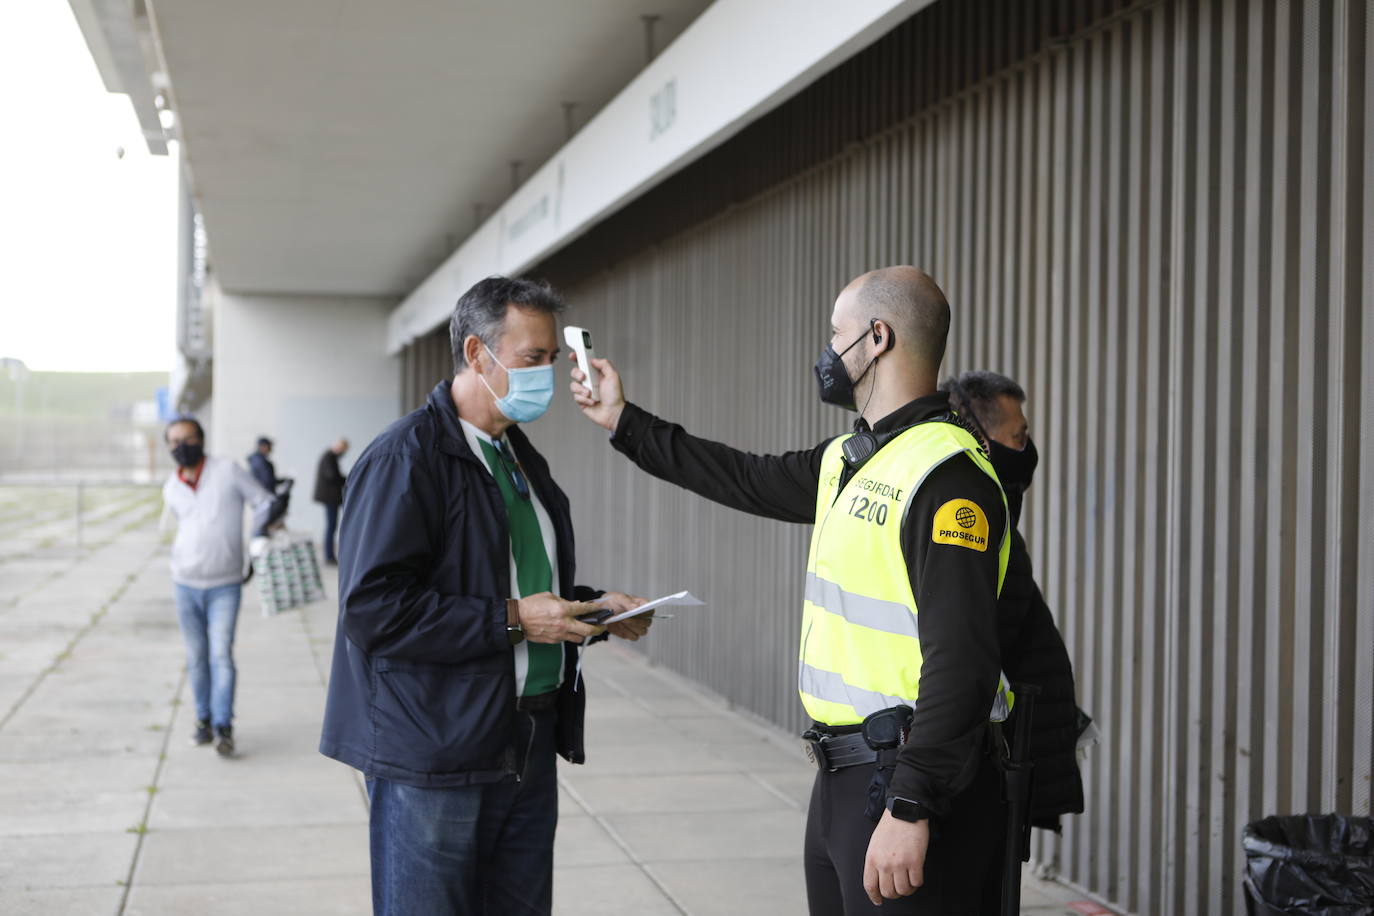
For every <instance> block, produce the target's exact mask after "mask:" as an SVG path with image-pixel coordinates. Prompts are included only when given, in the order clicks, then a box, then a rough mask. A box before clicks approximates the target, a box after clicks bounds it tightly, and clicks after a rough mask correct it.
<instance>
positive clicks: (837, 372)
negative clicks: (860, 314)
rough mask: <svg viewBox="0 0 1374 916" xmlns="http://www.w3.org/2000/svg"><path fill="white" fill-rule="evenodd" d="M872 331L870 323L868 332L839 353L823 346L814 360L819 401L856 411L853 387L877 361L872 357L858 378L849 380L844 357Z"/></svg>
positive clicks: (830, 347)
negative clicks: (819, 395) (819, 393)
mask: <svg viewBox="0 0 1374 916" xmlns="http://www.w3.org/2000/svg"><path fill="white" fill-rule="evenodd" d="M871 330H872V323H871V322H870V325H869V330H868V331H865V332H864V333H863V334H860V335H859V338H858V340H855V341H854V342H853V343H852V344H850V345H849V346H847V347H845V348H844V349H843V350H842V351H840V352H839V353H836V352H835V348H834V347H832V346H831V345H830V344H826V345H825V349H824V350H822V351H821V355H820V357H819V358H817V360H816V384H817V386H818V387H819V388H820V390H821V401H822V402H824V403H826V404H834V405H835V406H836V407H843V408H844V409H845V410H858V409H859V407H858V405H857V404H856V403H855V402H854V386H855V385H857V384H858V383H859V382H861V381H863V377H864V376H865V375H867V374H868V370H869V369H872V368H873V364H874V363H876V362H877V361H878V357H876V356H875V357H873V359H872V360H871V361H869V364H868V365H867V366H866V367H865V368H864V371H863V372H860V373H859V377H858V378H856V379H853V380H851V379H850V378H849V370H848V369H846V368H845V367H844V359H843V357H844V355H845V354H846V353H848V352H849V351H850V350H852V349H854V348H855V347H856V346H858V345H859V343H860V342H862V341H863V339H864V338H865V337H867V336H868V334H869V332H870V331H871Z"/></svg>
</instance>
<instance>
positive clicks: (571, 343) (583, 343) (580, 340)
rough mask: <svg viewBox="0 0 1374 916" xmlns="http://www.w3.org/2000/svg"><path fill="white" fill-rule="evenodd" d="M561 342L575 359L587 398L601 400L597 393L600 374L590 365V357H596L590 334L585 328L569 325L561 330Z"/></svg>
mask: <svg viewBox="0 0 1374 916" xmlns="http://www.w3.org/2000/svg"><path fill="white" fill-rule="evenodd" d="M563 340H564V341H566V342H567V344H568V348H569V349H571V350H572V352H573V355H574V356H576V357H577V368H579V369H581V370H582V375H583V376H584V377H585V379H586V380H585V381H584V382H583V383H582V385H583V386H584V387H585V388H586V389H587V394H588V397H590V398H591V399H592V400H593V401H599V400H601V395H600V394H598V393H597V392H599V391H600V390H601V373H599V372H597V371H596V367H595V366H593V365H592V357H593V356H596V351H595V350H593V349H592V335H591V332H590V331H588V330H587V329H586V328H577V327H573V326H572V325H569V326H568V327H566V328H564V329H563Z"/></svg>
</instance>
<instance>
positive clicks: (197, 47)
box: [149, 0, 709, 296]
mask: <svg viewBox="0 0 1374 916" xmlns="http://www.w3.org/2000/svg"><path fill="white" fill-rule="evenodd" d="M708 5H709V2H707V0H448V2H443V0H385V2H382V0H371V2H362V0H332V2H323V0H314V2H285V3H284V2H281V0H235V2H232V3H211V2H207V0H150V2H149V7H150V11H151V13H152V18H153V22H154V28H155V30H156V34H157V39H158V43H159V46H160V49H161V53H162V57H163V61H164V62H165V65H166V71H167V75H168V79H169V81H170V84H171V95H172V99H173V103H174V105H175V108H176V114H177V119H178V131H179V134H180V137H181V139H182V141H183V146H184V150H185V153H186V158H187V161H188V162H189V165H190V171H191V176H192V185H193V189H194V193H195V196H196V200H197V203H198V205H199V207H200V210H201V213H202V215H203V217H204V219H205V227H206V232H207V235H208V238H209V243H210V249H211V253H212V257H213V261H214V265H215V270H216V273H217V275H218V278H219V282H220V284H221V285H222V286H223V288H224V289H226V290H228V291H230V292H238V293H253V292H258V293H317V294H335V295H358V296H401V295H403V294H405V293H406V292H408V291H409V290H411V289H412V288H413V287H414V286H415V285H416V284H417V283H418V282H419V281H420V280H422V279H423V278H424V277H425V275H426V274H428V273H429V271H430V270H432V269H433V268H434V266H435V265H436V264H437V263H439V261H440V260H441V259H442V258H443V257H445V256H446V255H448V254H449V253H450V252H451V251H452V250H453V249H454V247H455V246H456V245H457V244H458V243H459V242H461V241H462V240H463V238H465V237H466V236H467V235H468V233H470V232H471V231H472V230H473V229H474V228H475V227H476V225H477V219H476V217H475V213H474V208H475V207H478V206H482V207H485V211H486V212H487V213H490V212H491V209H492V208H494V207H495V206H496V205H498V204H499V203H501V202H502V201H503V200H504V199H505V198H506V197H507V196H508V195H509V194H510V192H511V189H512V179H511V165H510V163H511V162H512V161H513V160H517V161H520V162H522V163H523V165H522V167H521V174H522V175H529V174H531V173H532V172H533V171H534V169H535V168H536V167H538V166H539V165H540V164H542V163H543V162H544V161H545V160H546V159H547V158H548V157H549V156H550V155H552V154H553V153H554V152H555V151H556V150H557V149H558V148H559V147H560V146H562V145H563V143H564V142H565V141H566V140H567V128H566V123H565V118H564V109H563V103H564V102H575V103H577V108H576V109H575V111H574V118H575V123H576V125H577V126H580V125H582V124H584V123H586V121H587V120H588V119H589V118H590V117H591V116H592V115H593V114H595V113H596V111H598V110H599V109H600V108H601V107H602V106H603V105H604V104H605V103H606V102H607V101H609V100H610V99H611V98H612V97H614V95H615V94H616V93H617V92H618V91H619V90H620V89H621V88H622V87H623V86H624V85H625V84H627V83H628V82H629V81H630V80H631V79H632V78H633V77H634V76H635V74H636V73H638V72H639V70H640V69H642V68H643V66H644V63H645V53H646V52H645V28H644V22H643V20H642V18H641V17H643V16H658V17H659V19H658V21H657V22H656V23H655V26H654V29H655V39H656V47H657V48H658V49H662V48H663V47H665V46H666V45H667V44H668V43H669V42H671V41H672V39H674V38H675V37H676V36H677V35H678V34H679V33H681V31H682V30H683V29H685V28H686V27H687V26H688V25H689V24H690V23H691V22H692V20H693V19H695V18H696V17H697V15H699V14H700V13H701V12H702V10H704V9H705V8H706V7H707V6H708Z"/></svg>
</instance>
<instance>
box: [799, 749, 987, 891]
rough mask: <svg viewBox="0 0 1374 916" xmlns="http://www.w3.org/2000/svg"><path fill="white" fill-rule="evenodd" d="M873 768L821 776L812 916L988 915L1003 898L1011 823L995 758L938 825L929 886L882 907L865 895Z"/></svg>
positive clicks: (815, 800) (929, 855)
mask: <svg viewBox="0 0 1374 916" xmlns="http://www.w3.org/2000/svg"><path fill="white" fill-rule="evenodd" d="M872 778H873V767H872V766H855V767H846V768H844V769H842V770H836V771H835V772H833V773H827V772H825V771H824V770H821V771H818V772H817V773H816V783H815V785H814V786H813V787H812V789H811V808H810V810H809V811H808V812H807V816H806V847H805V852H804V857H803V858H804V863H803V864H804V867H805V871H806V898H807V902H808V904H809V905H810V911H811V916H859V914H861V913H892V914H920V916H927V914H941V916H944V914H970V916H972V914H987V916H996V914H997V913H998V910H999V908H1000V906H1001V897H1002V882H1001V868H1002V848H1003V846H1004V845H1005V832H1006V817H1005V810H1006V809H1005V806H1004V805H1003V804H1002V790H1001V772H1000V770H999V769H998V768H997V762H996V760H995V759H994V757H993V756H992V755H991V754H989V755H988V756H986V757H984V758H983V763H982V766H980V767H979V770H978V775H977V776H976V777H975V778H974V780H973V784H972V785H970V786H969V787H968V788H967V789H966V790H964V792H963V793H961V794H960V795H958V796H956V797H955V799H954V805H953V808H952V809H951V811H950V814H949V816H948V817H946V818H940V819H933V820H932V821H931V825H930V848H929V849H928V850H927V851H926V862H925V883H924V884H923V885H922V886H921V887H920V888H919V889H917V891H916V893H914V894H912V895H911V896H910V897H899V898H898V899H896V900H885V901H883V905H882V907H881V908H878V907H875V906H874V905H873V904H872V903H870V902H869V900H868V895H867V894H865V893H864V887H863V877H864V856H865V855H866V854H867V853H868V840H869V838H870V837H871V836H872V835H873V828H874V826H875V824H874V823H873V821H870V820H869V819H868V818H866V817H864V807H865V805H867V803H868V785H869V782H870V781H871V780H872Z"/></svg>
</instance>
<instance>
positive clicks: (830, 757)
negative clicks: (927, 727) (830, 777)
mask: <svg viewBox="0 0 1374 916" xmlns="http://www.w3.org/2000/svg"><path fill="white" fill-rule="evenodd" d="M911 716H912V709H911V707H910V706H892V707H890V708H888V709H880V710H878V711H877V712H875V713H873V714H872V715H870V716H868V718H866V719H864V721H863V724H861V725H839V726H830V725H822V724H820V723H817V724H815V725H814V726H812V727H811V728H809V729H807V730H806V732H805V733H803V734H802V740H803V741H805V742H806V756H807V758H808V759H809V760H810V761H811V762H812V763H814V764H815V765H816V767H817V769H821V770H826V771H828V772H831V773H833V772H835V771H836V770H840V769H844V768H845V767H856V766H862V765H864V764H877V765H878V766H892V765H893V763H894V762H895V761H896V759H897V749H898V748H900V747H901V746H902V745H903V744H906V739H907V737H908V736H909V734H910V727H911Z"/></svg>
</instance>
